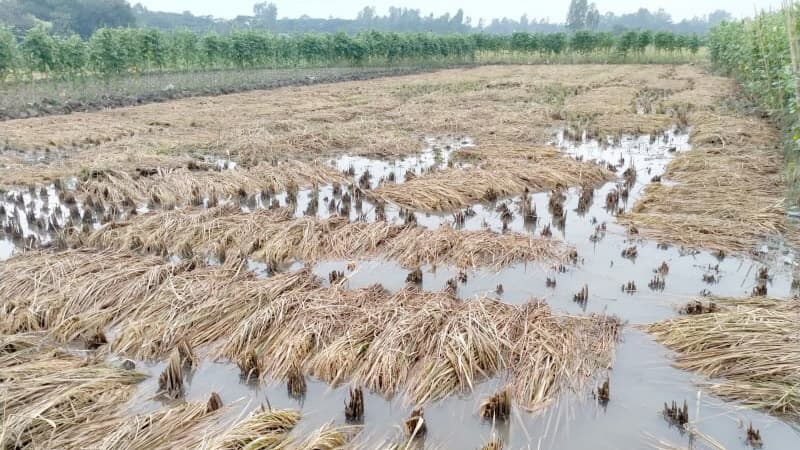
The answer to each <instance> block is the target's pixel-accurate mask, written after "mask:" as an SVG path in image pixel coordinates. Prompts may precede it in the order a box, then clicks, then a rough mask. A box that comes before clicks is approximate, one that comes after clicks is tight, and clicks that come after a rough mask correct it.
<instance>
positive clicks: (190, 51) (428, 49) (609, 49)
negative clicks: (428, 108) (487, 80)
mask: <svg viewBox="0 0 800 450" xmlns="http://www.w3.org/2000/svg"><path fill="white" fill-rule="evenodd" d="M700 45H701V41H700V38H699V37H698V36H697V35H679V34H674V33H669V32H658V33H653V32H650V31H643V32H636V31H628V32H625V33H623V34H621V35H618V36H617V35H614V34H612V33H607V32H591V31H578V32H575V33H573V34H566V33H549V34H539V33H524V32H518V33H514V34H512V35H510V36H506V35H492V34H486V33H473V34H433V33H393V32H378V31H370V32H366V33H360V34H357V35H348V34H346V33H336V34H308V33H307V34H292V35H279V34H273V33H269V32H258V31H236V32H232V33H230V34H227V35H220V34H217V33H208V34H204V35H200V34H196V33H193V32H190V31H186V30H183V31H173V32H164V31H160V30H157V29H153V28H150V29H146V28H101V29H99V30H97V31H96V32H95V33H94V34H93V35H92V36H91V37H90V38H89V39H88V40H84V39H81V38H80V37H79V36H77V35H71V36H68V37H58V36H53V35H51V34H49V33H48V32H47V30H45V29H44V28H43V27H34V28H32V29H30V30H28V32H27V33H26V34H25V36H24V37H23V38H22V39H21V40H19V41H17V40H16V39H15V37H14V36H13V34H12V33H11V32H10V31H8V30H0V76H2V77H5V76H7V75H8V74H9V73H12V72H13V73H14V74H15V75H17V77H18V78H19V77H27V78H29V79H35V78H36V77H38V76H41V75H47V76H57V77H74V76H78V75H86V74H102V75H111V74H120V73H144V72H151V71H175V70H197V69H202V70H208V69H225V68H265V67H268V68H282V67H300V66H308V67H314V66H336V65H352V66H361V65H393V64H400V63H415V64H420V63H423V64H424V63H425V62H433V63H442V62H444V63H448V62H472V61H476V60H477V59H478V58H484V60H485V58H487V57H491V56H498V55H505V56H516V57H524V56H532V57H543V58H549V57H558V56H560V55H564V54H567V53H571V54H574V55H583V56H586V55H600V56H611V55H614V56H621V57H625V56H627V55H629V54H634V55H636V54H644V53H645V52H647V51H648V50H649V51H651V52H654V53H657V54H661V55H669V54H673V55H674V54H693V53H697V51H698V49H699V48H700Z"/></svg>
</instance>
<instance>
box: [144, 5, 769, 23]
mask: <svg viewBox="0 0 800 450" xmlns="http://www.w3.org/2000/svg"><path fill="white" fill-rule="evenodd" d="M267 1H269V0H267ZM594 1H595V3H596V4H597V7H598V9H599V10H600V12H601V13H605V12H608V11H612V12H614V13H617V14H620V13H627V12H633V11H636V10H637V9H639V8H640V7H644V8H648V9H650V10H651V11H655V10H658V9H659V8H664V10H666V11H667V12H668V13H670V14H671V15H672V17H673V18H674V19H675V20H676V21H677V20H681V19H684V18H691V17H693V16H702V15H704V14H708V13H709V12H711V11H714V10H716V9H725V10H728V11H730V12H731V13H732V14H734V15H735V16H738V17H742V16H747V15H753V11H754V9H755V8H758V9H768V8H777V7H778V6H780V3H781V0H594ZM130 2H131V4H135V3H137V2H140V3H142V4H143V5H144V6H146V7H147V8H148V9H150V10H154V11H170V12H183V11H191V12H192V13H193V14H196V15H213V16H216V17H224V18H232V17H235V16H237V15H250V14H251V12H252V10H253V4H254V3H256V0H225V1H218V0H130ZM272 2H273V3H275V4H276V5H277V6H278V17H281V18H283V17H298V16H301V15H303V14H308V15H309V16H311V17H323V18H325V17H329V16H334V17H341V18H355V16H356V14H357V13H358V11H359V10H361V9H362V8H363V7H364V6H374V7H376V8H377V11H378V13H379V14H380V15H383V14H385V13H386V11H387V10H388V9H389V6H398V7H406V8H415V9H420V10H421V11H422V13H423V15H427V14H428V13H431V12H432V13H434V14H435V15H437V16H438V15H441V14H442V13H445V12H450V13H451V14H453V13H455V11H456V10H457V9H458V8H462V9H464V15H465V16H471V17H472V18H473V23H477V20H478V18H480V17H482V18H484V19H486V20H489V19H491V18H493V17H504V16H505V17H513V18H518V17H520V16H521V15H522V14H525V13H527V14H528V17H530V18H537V19H538V18H549V19H550V21H551V22H563V21H564V18H565V17H566V15H567V8H568V7H569V0H545V1H542V0H540V1H536V0H528V1H520V0H488V1H487V0H458V1H453V0H272Z"/></svg>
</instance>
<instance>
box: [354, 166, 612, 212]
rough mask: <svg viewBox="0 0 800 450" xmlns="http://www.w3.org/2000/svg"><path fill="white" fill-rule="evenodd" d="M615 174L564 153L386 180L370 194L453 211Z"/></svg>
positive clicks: (407, 204)
mask: <svg viewBox="0 0 800 450" xmlns="http://www.w3.org/2000/svg"><path fill="white" fill-rule="evenodd" d="M612 178H613V174H612V173H611V172H609V171H608V170H607V169H605V168H603V167H601V166H599V165H597V164H593V163H587V162H580V161H575V160H574V159H570V158H567V157H564V156H560V155H554V156H552V157H545V158H540V159H538V160H527V159H522V160H506V159H503V160H499V161H491V162H487V163H486V164H484V165H482V166H480V167H467V168H456V169H449V170H443V171H440V172H436V173H433V174H430V175H427V176H422V177H418V178H414V179H413V180H410V181H408V182H407V183H403V184H387V185H384V186H382V187H380V188H378V189H376V190H374V191H370V192H369V193H368V195H370V196H372V197H374V198H376V199H379V200H382V201H387V202H392V203H395V204H398V205H400V206H403V207H406V208H412V209H415V210H423V211H453V210H455V209H458V208H464V207H466V206H470V205H473V204H475V203H476V202H481V201H486V200H493V199H494V198H497V197H504V196H508V195H516V194H520V193H522V192H524V191H525V190H526V189H528V190H532V191H546V190H550V189H555V188H556V187H569V186H578V185H595V184H600V183H602V182H603V181H607V180H610V179H612Z"/></svg>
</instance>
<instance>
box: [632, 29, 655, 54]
mask: <svg viewBox="0 0 800 450" xmlns="http://www.w3.org/2000/svg"><path fill="white" fill-rule="evenodd" d="M652 43H653V32H652V31H650V30H643V31H642V32H640V33H639V37H638V38H637V39H636V43H635V44H634V49H635V50H636V51H637V52H639V53H644V52H645V50H647V47H649V46H650V44H652Z"/></svg>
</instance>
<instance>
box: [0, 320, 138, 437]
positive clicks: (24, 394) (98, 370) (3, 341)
mask: <svg viewBox="0 0 800 450" xmlns="http://www.w3.org/2000/svg"><path fill="white" fill-rule="evenodd" d="M0 349H3V350H2V353H0V369H2V373H3V376H2V378H0V411H1V412H2V415H0V427H2V429H1V430H0V447H2V448H67V447H64V446H62V445H60V444H59V443H60V442H70V441H71V440H74V439H79V438H80V435H81V434H82V433H83V430H82V429H81V427H80V426H77V425H78V424H82V423H92V422H96V421H101V420H104V419H105V418H107V417H109V416H111V415H113V414H114V413H116V411H117V410H118V409H119V408H120V407H121V406H122V405H124V404H125V402H126V401H127V400H128V399H129V398H130V397H131V395H132V394H133V392H134V390H135V385H136V384H137V383H139V382H140V381H142V380H143V379H144V378H145V377H144V375H143V374H141V373H138V372H135V371H129V370H124V369H119V368H116V367H112V366H110V365H108V364H107V363H104V362H101V359H99V358H98V360H93V359H91V358H90V359H83V358H80V357H78V356H75V355H74V354H71V353H67V352H65V351H62V350H59V349H57V348H56V347H54V346H53V345H52V344H51V343H50V342H49V341H48V340H47V338H46V337H45V336H43V335H41V334H27V335H3V336H0Z"/></svg>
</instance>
